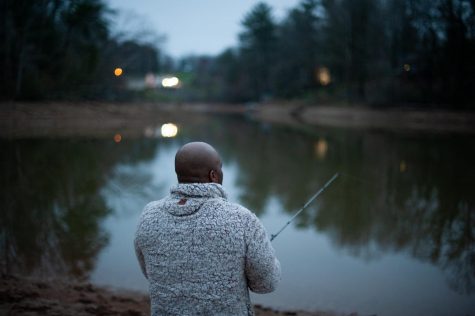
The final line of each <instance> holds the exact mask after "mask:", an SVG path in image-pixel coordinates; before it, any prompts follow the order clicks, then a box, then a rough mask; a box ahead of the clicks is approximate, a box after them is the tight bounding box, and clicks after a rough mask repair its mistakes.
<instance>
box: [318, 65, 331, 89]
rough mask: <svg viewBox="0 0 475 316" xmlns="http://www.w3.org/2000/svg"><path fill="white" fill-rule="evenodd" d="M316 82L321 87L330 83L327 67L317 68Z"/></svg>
mask: <svg viewBox="0 0 475 316" xmlns="http://www.w3.org/2000/svg"><path fill="white" fill-rule="evenodd" d="M317 80H318V82H320V84H321V85H322V86H327V85H329V84H330V82H331V76H330V70H329V69H328V68H327V67H320V68H318V70H317Z"/></svg>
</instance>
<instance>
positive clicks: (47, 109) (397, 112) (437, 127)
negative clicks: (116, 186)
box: [0, 102, 475, 138]
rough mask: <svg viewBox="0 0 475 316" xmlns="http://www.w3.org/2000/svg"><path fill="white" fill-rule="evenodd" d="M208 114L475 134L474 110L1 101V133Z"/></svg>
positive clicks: (101, 129)
mask: <svg viewBox="0 0 475 316" xmlns="http://www.w3.org/2000/svg"><path fill="white" fill-rule="evenodd" d="M209 113H213V114H229V113H233V114H236V113H237V114H244V113H246V114H247V115H248V116H251V117H253V118H254V119H256V120H258V121H263V122H269V123H277V124H285V125H293V126H301V125H309V126H324V127H335V128H354V129H378V130H390V131H395V132H419V131H423V132H438V133H446V132H450V133H475V112H453V111H445V110H437V111H435V110H434V111H429V110H414V109H387V110H384V111H383V110H377V109H372V108H368V107H361V106H360V107H349V106H341V105H340V106H324V105H321V106H303V105H298V104H293V103H287V104H254V105H220V104H216V105H208V104H154V103H140V104H135V103H127V104H117V103H115V104H112V103H88V102H81V103H67V102H61V103H59V102H56V103H0V137H6V138H18V137H20V138H21V137H45V136H48V137H49V136H54V137H70V136H87V137H111V135H112V136H113V135H114V133H116V132H119V131H120V133H121V134H122V135H126V136H128V137H142V136H143V135H144V131H145V128H146V127H147V126H152V127H156V126H159V124H163V123H166V122H181V123H185V124H186V123H187V122H188V123H193V124H197V123H199V120H200V119H205V118H206V115H208V114H209Z"/></svg>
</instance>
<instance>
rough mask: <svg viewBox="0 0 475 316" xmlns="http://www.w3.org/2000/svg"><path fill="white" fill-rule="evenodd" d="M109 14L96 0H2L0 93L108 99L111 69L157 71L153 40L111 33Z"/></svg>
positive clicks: (116, 93) (114, 90)
mask: <svg viewBox="0 0 475 316" xmlns="http://www.w3.org/2000/svg"><path fill="white" fill-rule="evenodd" d="M113 15H114V12H113V11H112V10H111V9H110V8H108V7H107V5H106V4H105V3H104V2H103V1H102V0H40V1H37V0H2V1H1V2H0V21H1V22H0V23H1V25H2V26H1V27H0V67H1V69H2V71H1V72H0V78H1V82H2V84H1V85H0V98H1V99H3V100H12V99H13V100H15V99H17V100H18V99H20V100H21V99H23V100H25V99H26V100H40V99H73V100H74V99H114V98H118V97H120V92H121V91H122V90H123V89H121V88H122V87H123V85H124V80H123V79H122V78H119V77H115V76H114V69H115V68H117V67H122V68H126V70H127V73H131V74H141V73H146V72H154V71H155V72H156V71H158V70H159V64H160V62H159V61H160V50H159V48H158V45H156V43H142V42H140V41H139V40H138V39H121V38H120V37H118V36H114V35H113V34H112V32H111V22H112V17H113ZM124 71H125V70H124Z"/></svg>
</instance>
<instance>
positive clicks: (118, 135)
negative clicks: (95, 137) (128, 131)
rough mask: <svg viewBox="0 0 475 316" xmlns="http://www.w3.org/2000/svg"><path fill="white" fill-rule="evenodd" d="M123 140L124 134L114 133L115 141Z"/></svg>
mask: <svg viewBox="0 0 475 316" xmlns="http://www.w3.org/2000/svg"><path fill="white" fill-rule="evenodd" d="M121 140H122V135H120V134H115V135H114V141H115V142H116V143H120V142H121Z"/></svg>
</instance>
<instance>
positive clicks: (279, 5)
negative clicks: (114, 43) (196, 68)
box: [106, 0, 300, 58]
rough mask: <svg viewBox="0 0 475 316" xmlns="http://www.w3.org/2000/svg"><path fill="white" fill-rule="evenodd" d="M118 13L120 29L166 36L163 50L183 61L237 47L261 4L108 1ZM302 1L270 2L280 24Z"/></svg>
mask: <svg viewBox="0 0 475 316" xmlns="http://www.w3.org/2000/svg"><path fill="white" fill-rule="evenodd" d="M106 2H107V3H108V4H109V6H110V7H111V8H112V9H116V10H117V12H118V14H117V18H116V28H117V29H121V30H128V31H132V32H133V33H140V31H144V30H153V31H154V32H155V33H156V34H158V35H164V36H165V37H166V38H165V41H164V42H162V44H161V47H162V48H163V49H164V50H165V53H167V54H168V55H170V56H172V57H175V58H179V57H184V56H187V55H190V54H194V55H216V54H219V53H220V52H222V51H223V50H224V49H226V48H229V47H233V46H236V45H237V41H238V34H239V33H240V32H241V31H242V27H241V21H242V20H243V18H244V16H245V14H246V13H248V12H249V11H250V10H251V9H252V8H253V7H254V6H255V5H256V4H257V3H258V2H259V1H258V0H171V1H165V0H106ZM299 2H300V1H299V0H269V1H266V3H267V4H268V5H270V6H271V7H272V9H273V11H272V12H273V15H274V17H275V18H276V20H277V21H279V20H281V19H282V18H283V17H285V15H286V13H287V12H288V10H289V9H291V8H294V7H295V6H297V5H298V3H299ZM141 34H142V33H141Z"/></svg>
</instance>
